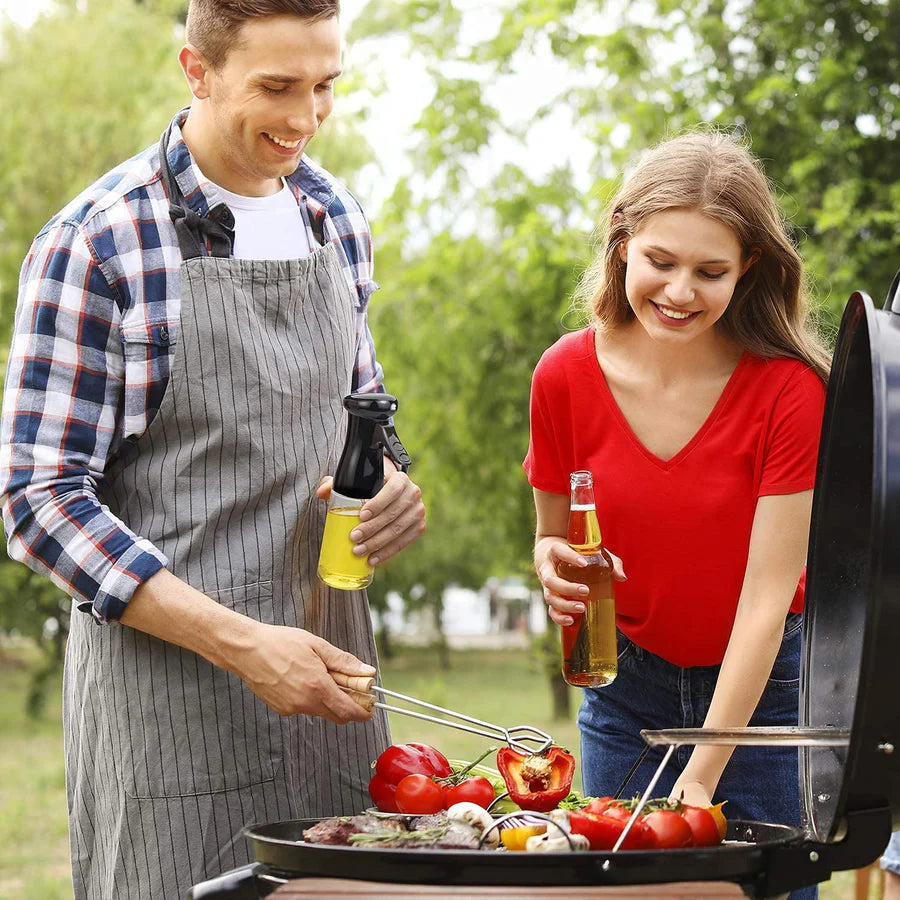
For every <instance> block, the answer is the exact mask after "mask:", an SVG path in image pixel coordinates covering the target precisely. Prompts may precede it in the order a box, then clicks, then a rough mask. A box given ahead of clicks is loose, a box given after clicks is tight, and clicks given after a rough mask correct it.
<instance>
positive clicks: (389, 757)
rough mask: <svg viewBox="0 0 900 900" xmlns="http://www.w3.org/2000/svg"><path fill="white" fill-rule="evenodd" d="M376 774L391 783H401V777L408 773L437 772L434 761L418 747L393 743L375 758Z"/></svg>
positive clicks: (423, 773)
mask: <svg viewBox="0 0 900 900" xmlns="http://www.w3.org/2000/svg"><path fill="white" fill-rule="evenodd" d="M435 752H437V751H435ZM448 773H449V766H448ZM375 774H376V775H380V776H381V777H382V778H383V779H384V780H385V781H387V782H389V783H390V784H400V779H401V778H405V777H406V776H407V775H434V774H436V773H435V770H434V766H433V765H432V763H431V762H430V761H429V760H428V759H427V757H426V756H425V754H424V753H423V752H422V751H421V750H419V749H418V748H417V747H413V746H412V745H410V744H391V746H390V747H388V748H387V750H385V751H384V753H382V754H381V756H379V757H378V759H376V760H375Z"/></svg>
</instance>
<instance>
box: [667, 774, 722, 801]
mask: <svg viewBox="0 0 900 900" xmlns="http://www.w3.org/2000/svg"><path fill="white" fill-rule="evenodd" d="M669 799H671V800H680V801H681V802H682V803H686V804H687V805H688V806H712V798H711V797H710V795H709V790H708V789H707V787H706V785H704V784H702V783H701V782H699V781H686V780H684V776H683V775H682V777H681V778H679V779H678V780H677V781H676V782H675V785H674V787H673V788H672V793H671V794H669Z"/></svg>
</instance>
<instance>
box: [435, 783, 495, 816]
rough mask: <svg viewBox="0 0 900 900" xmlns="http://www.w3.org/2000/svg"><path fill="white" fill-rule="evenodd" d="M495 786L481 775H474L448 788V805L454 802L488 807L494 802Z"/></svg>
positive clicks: (483, 807)
mask: <svg viewBox="0 0 900 900" xmlns="http://www.w3.org/2000/svg"><path fill="white" fill-rule="evenodd" d="M495 796H496V795H495V794H494V786H493V785H492V784H491V783H490V781H488V780H487V778H483V777H482V776H481V775H473V776H472V777H471V778H466V779H465V781H461V782H460V783H459V784H457V785H454V786H453V787H450V788H447V806H448V807H451V806H453V804H454V803H474V804H475V805H476V806H480V807H482V809H487V808H488V807H489V806H490V805H491V803H493V802H494V797H495Z"/></svg>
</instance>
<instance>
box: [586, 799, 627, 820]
mask: <svg viewBox="0 0 900 900" xmlns="http://www.w3.org/2000/svg"><path fill="white" fill-rule="evenodd" d="M591 812H593V810H591ZM602 812H603V815H604V816H609V817H610V818H611V819H619V820H620V821H622V822H627V821H628V820H629V819H630V818H631V813H632V810H629V809H625V807H624V806H619V804H618V803H616V802H615V801H613V802H612V803H609V804H608V805H607V806H606V807H604V808H603V810H602Z"/></svg>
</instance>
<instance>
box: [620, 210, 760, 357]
mask: <svg viewBox="0 0 900 900" xmlns="http://www.w3.org/2000/svg"><path fill="white" fill-rule="evenodd" d="M619 255H620V256H621V258H622V260H623V261H624V262H625V266H626V268H625V294H626V296H627V297H628V303H629V305H630V306H631V308H632V310H633V311H634V314H635V316H637V319H638V321H639V322H640V323H641V325H642V326H643V328H644V330H645V331H646V332H647V334H649V335H650V337H652V338H654V339H656V340H662V341H674V340H678V341H685V340H692V339H694V338H696V337H698V336H699V335H701V334H704V333H706V332H708V331H709V329H711V328H712V326H713V325H715V323H716V322H718V320H719V319H720V318H721V317H722V315H723V314H724V312H725V310H726V309H727V308H728V304H729V302H730V301H731V297H732V295H733V294H734V289H735V286H736V285H737V283H738V280H739V279H740V277H741V275H743V274H744V272H745V271H746V270H747V269H748V268H749V266H750V264H751V262H752V259H751V260H747V259H745V258H744V255H743V251H742V248H741V244H740V241H739V240H738V237H737V234H736V233H735V232H734V231H733V230H732V229H731V228H729V227H728V226H727V225H724V224H723V223H722V222H719V221H718V220H717V219H712V218H710V217H709V216H706V215H704V214H703V213H701V212H698V211H697V210H695V209H683V208H677V209H667V210H663V211H662V212H658V213H655V214H654V215H652V216H649V217H648V218H647V219H646V220H645V221H644V223H643V224H642V225H641V227H640V228H639V229H638V230H637V231H636V232H635V233H634V235H633V236H632V237H631V238H629V239H628V240H627V241H625V242H623V244H621V245H620V246H619Z"/></svg>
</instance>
